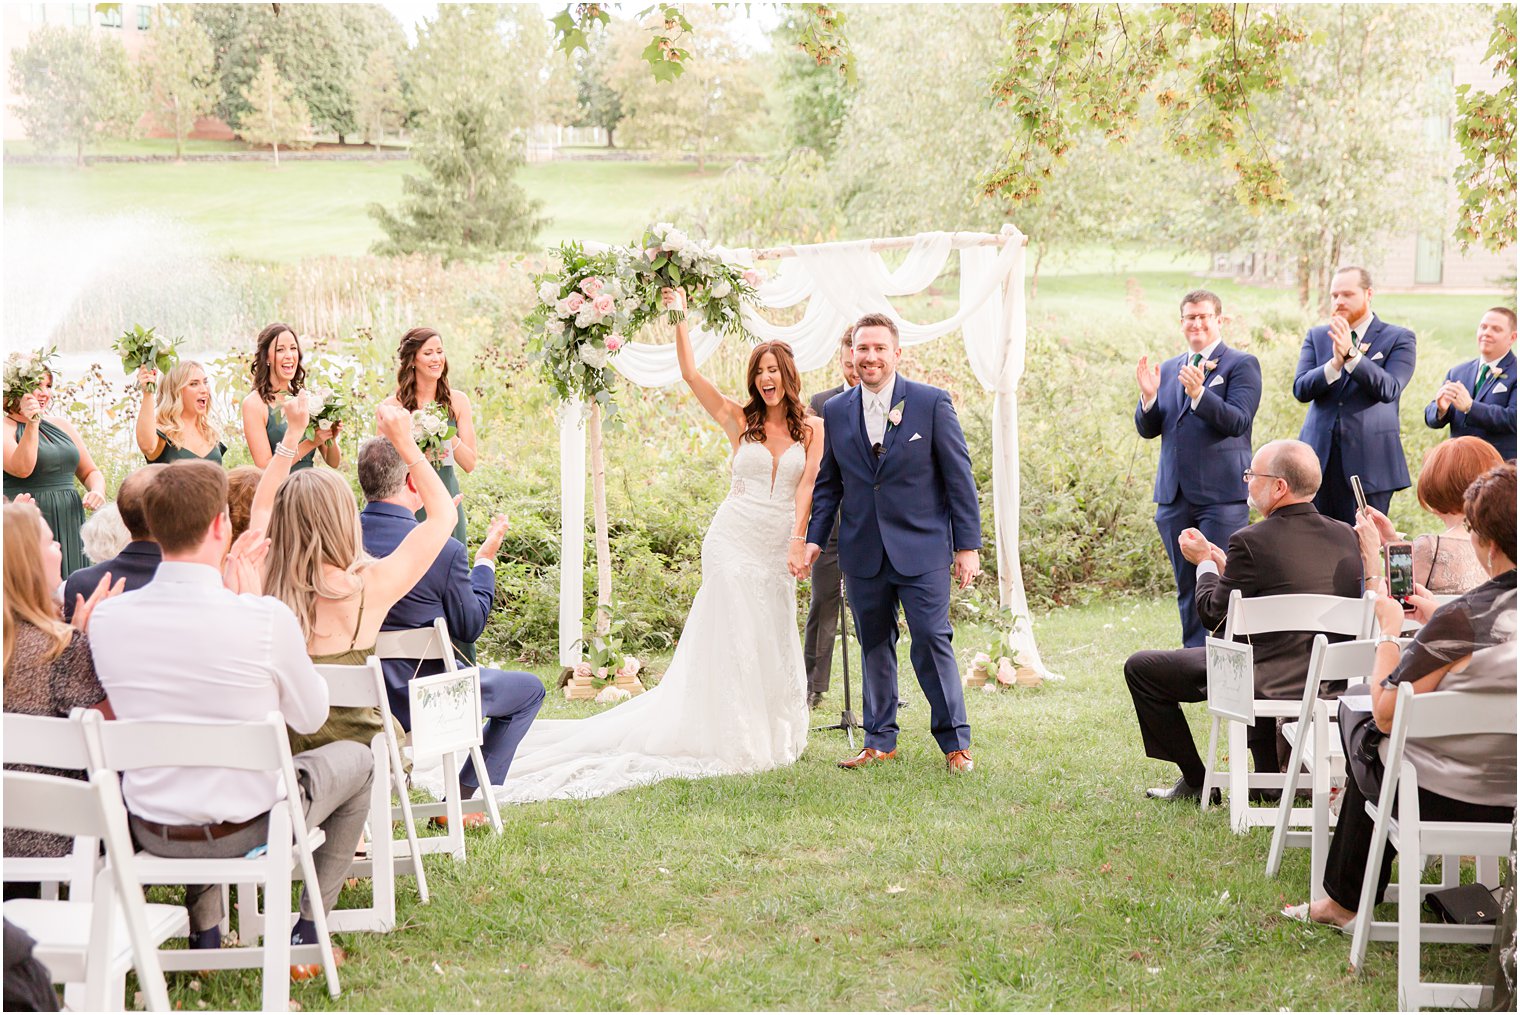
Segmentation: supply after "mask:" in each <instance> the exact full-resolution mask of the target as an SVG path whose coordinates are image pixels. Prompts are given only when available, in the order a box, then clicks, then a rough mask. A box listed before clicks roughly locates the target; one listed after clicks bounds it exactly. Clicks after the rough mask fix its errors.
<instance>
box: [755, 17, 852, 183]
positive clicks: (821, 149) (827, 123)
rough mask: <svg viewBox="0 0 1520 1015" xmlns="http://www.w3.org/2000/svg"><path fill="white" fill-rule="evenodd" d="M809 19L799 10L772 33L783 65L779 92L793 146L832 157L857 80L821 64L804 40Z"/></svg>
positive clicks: (788, 139) (788, 137)
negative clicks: (806, 47)
mask: <svg viewBox="0 0 1520 1015" xmlns="http://www.w3.org/2000/svg"><path fill="white" fill-rule="evenodd" d="M808 24H809V22H808V21H807V20H806V18H805V17H804V16H803V15H801V14H799V13H798V12H796V11H788V16H787V18H786V20H785V21H783V22H782V23H781V25H780V27H778V28H777V29H776V31H775V32H774V33H773V34H772V40H773V42H774V43H775V49H776V53H777V60H778V63H779V65H780V68H779V69H780V79H779V81H778V91H779V93H780V99H781V103H782V106H783V110H784V117H783V118H784V122H785V131H786V134H785V137H786V144H787V146H788V147H789V148H793V149H796V148H811V149H812V150H813V151H816V152H818V153H819V154H821V155H824V156H828V155H830V154H831V153H832V152H833V151H834V146H835V144H837V143H838V141H839V132H840V129H841V128H842V127H843V126H844V119H845V113H846V112H847V110H848V108H849V103H850V97H851V95H852V93H853V90H854V89H853V83H852V82H851V81H849V80H846V78H845V77H844V75H842V74H840V73H839V71H838V69H837V68H835V67H832V66H830V65H828V64H826V63H819V62H818V60H817V58H815V57H813V56H812V55H810V54H809V53H808V52H807V50H806V49H805V48H804V46H803V44H802V42H801V39H802V38H803V33H804V32H805V31H806V30H807V26H808Z"/></svg>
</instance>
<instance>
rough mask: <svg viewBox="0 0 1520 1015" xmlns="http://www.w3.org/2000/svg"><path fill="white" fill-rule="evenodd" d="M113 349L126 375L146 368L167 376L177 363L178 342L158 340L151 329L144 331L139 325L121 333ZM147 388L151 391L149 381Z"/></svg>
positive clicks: (151, 385)
mask: <svg viewBox="0 0 1520 1015" xmlns="http://www.w3.org/2000/svg"><path fill="white" fill-rule="evenodd" d="M114 348H115V350H116V354H117V355H118V356H120V357H121V368H122V369H123V370H125V371H126V372H127V373H128V374H135V373H136V372H137V371H138V370H140V369H142V368H143V367H146V366H151V367H153V368H154V369H155V370H157V371H158V372H159V373H160V374H167V373H168V372H169V371H170V370H171V369H173V367H174V364H176V363H178V362H179V352H178V348H179V340H178V339H174V340H172V341H171V340H170V339H167V338H159V337H158V336H157V335H155V334H153V329H152V328H149V329H147V330H146V331H144V330H143V326H142V325H141V324H134V325H132V328H131V330H129V331H124V332H122V333H121V337H120V338H118V339H117V340H116V342H115V345H114ZM147 387H148V390H149V391H152V390H153V382H152V381H149V382H148V385H147Z"/></svg>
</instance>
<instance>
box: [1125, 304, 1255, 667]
mask: <svg viewBox="0 0 1520 1015" xmlns="http://www.w3.org/2000/svg"><path fill="white" fill-rule="evenodd" d="M1223 313H1224V304H1223V303H1222V302H1221V301H1220V299H1219V297H1218V296H1216V295H1214V294H1213V293H1211V292H1209V291H1208V290H1206V289H1195V290H1194V291H1192V292H1190V293H1188V294H1187V295H1186V296H1184V297H1182V337H1183V338H1184V339H1186V340H1187V351H1186V352H1184V353H1181V354H1179V355H1177V356H1173V357H1172V358H1171V359H1169V360H1167V361H1166V362H1165V363H1163V364H1161V366H1159V367H1153V366H1151V365H1150V363H1149V361H1148V359H1147V358H1146V357H1144V356H1142V357H1140V363H1139V365H1138V366H1137V367H1136V369H1135V380H1136V381H1137V382H1138V383H1139V385H1140V404H1139V405H1137V406H1135V429H1136V430H1138V431H1139V432H1140V436H1141V437H1144V438H1145V439H1146V440H1150V439H1152V438H1155V437H1160V438H1161V462H1160V465H1159V466H1158V467H1157V469H1156V486H1155V492H1154V494H1153V499H1154V500H1155V502H1156V528H1157V530H1159V531H1160V533H1161V544H1162V546H1164V547H1165V548H1166V554H1167V557H1168V559H1169V560H1170V561H1171V564H1172V574H1173V575H1174V576H1175V577H1176V580H1177V613H1178V615H1179V616H1180V617H1181V618H1182V644H1183V647H1185V648H1202V647H1203V643H1204V638H1205V637H1206V636H1207V632H1206V631H1205V630H1204V628H1203V624H1202V622H1201V621H1200V620H1199V619H1198V610H1197V608H1196V607H1195V605H1194V590H1195V586H1196V584H1197V578H1196V569H1195V568H1194V567H1193V565H1192V564H1189V563H1188V562H1187V561H1186V560H1185V559H1183V556H1182V551H1181V550H1180V549H1179V547H1178V544H1177V537H1178V536H1179V535H1180V534H1181V533H1182V532H1184V531H1185V530H1187V529H1197V530H1198V531H1200V532H1202V533H1203V534H1204V535H1205V536H1207V537H1208V540H1209V542H1211V543H1213V544H1214V545H1216V546H1227V545H1229V542H1230V536H1232V535H1233V534H1234V533H1235V531H1236V530H1237V529H1242V528H1245V525H1246V522H1248V521H1249V520H1250V509H1249V508H1248V507H1247V506H1246V496H1245V486H1244V484H1243V482H1242V481H1241V476H1242V475H1243V474H1244V472H1245V470H1246V469H1247V468H1249V467H1250V465H1251V423H1252V421H1253V420H1254V419H1255V418H1256V408H1257V406H1259V405H1260V404H1261V365H1260V364H1259V363H1257V361H1256V357H1255V356H1252V355H1251V354H1250V353H1247V352H1241V351H1239V350H1238V349H1231V348H1229V347H1228V346H1226V345H1225V344H1224V341H1223V340H1222V339H1221V338H1220V335H1219V328H1220V323H1221V320H1222V317H1223Z"/></svg>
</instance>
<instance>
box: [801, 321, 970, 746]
mask: <svg viewBox="0 0 1520 1015" xmlns="http://www.w3.org/2000/svg"><path fill="white" fill-rule="evenodd" d="M854 345H855V348H854V358H855V372H856V374H857V375H858V377H859V379H860V383H859V384H857V385H856V386H855V387H853V388H851V389H849V390H848V391H846V392H844V393H843V394H841V395H837V396H835V397H834V398H832V399H830V400H829V402H828V403H827V404H826V405H825V406H824V407H823V422H824V443H823V461H822V462H821V463H820V465H819V467H818V480H817V482H816V483H815V484H814V486H813V512H812V518H811V520H810V523H809V525H808V534H807V554H806V557H805V560H806V567H805V568H804V569H803V570H804V571H806V569H807V568H811V567H812V565H813V562H814V561H816V560H817V559H818V556H819V554H820V553H822V552H823V547H824V546H825V545H827V543H828V541H829V531H830V530H831V529H832V528H833V526H834V516H835V512H836V511H838V512H839V567H840V570H841V571H843V572H844V576H845V591H846V592H847V593H848V595H849V598H850V607H851V609H852V610H853V611H854V614H855V630H856V633H857V634H858V636H859V638H860V650H861V656H862V658H863V664H862V665H863V668H864V670H865V677H864V681H863V683H864V688H863V690H862V694H861V697H862V699H863V700H862V704H863V705H864V710H865V728H866V745H865V749H864V750H862V751H861V752H860V753H859V754H858V755H856V756H855V757H853V758H851V759H849V760H848V761H841V762H840V763H839V767H841V768H860V767H862V766H865V765H869V764H873V763H875V762H878V761H886V760H890V759H891V758H894V757H896V756H897V608H898V605H899V604H901V606H902V610H903V613H904V615H906V617H907V620H908V632H909V634H910V635H911V636H912V638H913V646H912V648H911V650H910V651H909V657H910V658H911V659H912V660H913V671H914V673H915V674H916V675H917V676H918V683H919V686H920V687H922V688H923V690H924V696H925V697H926V698H928V699H929V731H930V732H931V733H933V734H934V739H935V740H936V741H937V742H938V743H939V746H940V749H941V750H943V751H944V752H945V759H946V764H947V765H948V767H949V769H950V771H951V772H969V771H970V770H971V750H970V747H971V726H970V724H969V723H968V722H967V721H966V702H965V699H964V698H963V697H962V695H961V678H960V670H959V667H957V666H956V662H955V652H954V651H953V650H952V649H951V647H950V637H951V634H952V630H951V627H950V570H951V568H952V557H953V568H954V571H955V578H956V580H957V581H958V582H959V583H960V586H961V588H966V587H967V586H969V585H970V584H971V582H972V580H973V579H975V578H976V576H977V574H978V572H979V568H978V564H977V550H978V549H980V548H981V545H982V521H981V515H980V512H979V510H978V507H977V499H976V483H975V481H974V480H973V479H972V478H971V456H970V455H969V454H968V453H967V451H966V439H965V437H964V436H962V434H961V426H960V422H959V421H958V420H957V419H956V417H955V407H954V406H953V405H952V404H951V402H950V395H949V393H948V392H945V391H941V390H940V389H939V388H933V387H930V386H929V385H927V384H919V383H916V382H914V381H910V380H906V379H905V378H902V377H899V376H898V375H897V361H898V358H899V357H900V356H901V355H902V350H901V348H900V347H899V345H898V336H897V325H896V324H895V323H894V322H893V320H892V319H891V318H890V317H888V316H886V315H885V314H867V315H865V316H864V317H862V318H861V319H860V320H859V321H857V322H856V323H855V343H854Z"/></svg>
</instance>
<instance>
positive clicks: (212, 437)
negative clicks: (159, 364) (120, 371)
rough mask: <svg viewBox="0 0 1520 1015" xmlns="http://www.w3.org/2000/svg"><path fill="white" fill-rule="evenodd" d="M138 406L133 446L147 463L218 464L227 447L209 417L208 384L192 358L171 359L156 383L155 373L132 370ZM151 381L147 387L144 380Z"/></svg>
mask: <svg viewBox="0 0 1520 1015" xmlns="http://www.w3.org/2000/svg"><path fill="white" fill-rule="evenodd" d="M137 383H138V384H139V385H140V386H141V387H142V392H143V395H142V404H141V405H140V406H138V409H137V446H138V447H139V448H140V449H141V450H142V453H143V456H144V457H145V458H147V459H148V464H150V465H158V464H167V463H169V462H177V461H179V460H181V459H186V458H189V459H196V458H198V459H201V460H202V461H206V462H214V463H216V464H217V465H221V464H222V454H223V452H225V451H226V450H227V445H225V444H223V443H222V431H221V428H220V427H218V426H217V425H216V423H215V422H213V421H212V419H211V382H210V381H208V380H207V379H206V371H205V368H203V367H202V366H201V365H200V364H199V363H197V362H195V360H192V359H187V360H181V361H180V362H179V363H176V364H175V365H174V367H173V368H172V369H171V370H170V371H169V376H168V377H166V378H164V380H163V382H162V389H161V390H155V389H158V387H159V376H158V371H157V370H155V369H153V368H152V367H151V366H145V367H143V368H141V369H140V370H138V371H137ZM150 383H151V384H152V385H153V388H150V387H149V386H148V385H149V384H150Z"/></svg>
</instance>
